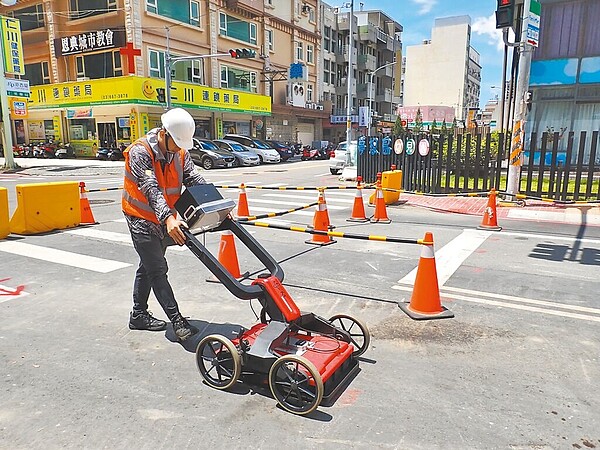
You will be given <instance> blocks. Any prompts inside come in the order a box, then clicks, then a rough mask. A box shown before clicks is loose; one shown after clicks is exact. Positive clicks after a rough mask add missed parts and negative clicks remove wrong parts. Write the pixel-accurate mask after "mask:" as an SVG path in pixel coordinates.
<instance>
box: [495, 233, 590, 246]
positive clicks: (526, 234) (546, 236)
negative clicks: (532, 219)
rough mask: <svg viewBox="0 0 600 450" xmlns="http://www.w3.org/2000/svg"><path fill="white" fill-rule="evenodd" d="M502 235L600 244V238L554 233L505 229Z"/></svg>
mask: <svg viewBox="0 0 600 450" xmlns="http://www.w3.org/2000/svg"><path fill="white" fill-rule="evenodd" d="M501 235H502V236H519V237H527V238H533V239H539V240H542V241H543V240H551V241H567V242H581V243H582V244H600V239H587V238H576V237H571V236H555V235H552V234H533V233H518V232H514V231H503V232H502V233H501Z"/></svg>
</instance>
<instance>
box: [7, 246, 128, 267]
mask: <svg viewBox="0 0 600 450" xmlns="http://www.w3.org/2000/svg"><path fill="white" fill-rule="evenodd" d="M0 251H2V252H6V253H11V254H13V255H19V256H26V257H28V258H34V259H39V260H42V261H47V262H52V263H56V264H62V265H65V266H71V267H78V268H80V269H85V270H91V271H93V272H100V273H108V272H113V271H115V270H119V269H123V268H125V267H129V266H131V264H128V263H124V262H120V261H113V260H110V259H103V258H96V257H95V256H87V255H81V254H79V253H73V252H66V251H64V250H57V249H54V248H48V247H42V246H39V245H32V244H26V243H24V242H12V241H4V242H0Z"/></svg>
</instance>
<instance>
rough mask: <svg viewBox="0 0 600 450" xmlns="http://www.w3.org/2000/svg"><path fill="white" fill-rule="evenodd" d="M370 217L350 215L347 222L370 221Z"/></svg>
mask: <svg viewBox="0 0 600 450" xmlns="http://www.w3.org/2000/svg"><path fill="white" fill-rule="evenodd" d="M368 221H369V219H367V218H366V217H365V218H360V217H350V218H349V219H346V222H361V223H364V222H368Z"/></svg>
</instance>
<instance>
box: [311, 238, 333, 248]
mask: <svg viewBox="0 0 600 450" xmlns="http://www.w3.org/2000/svg"><path fill="white" fill-rule="evenodd" d="M336 242H337V241H336V240H334V239H332V240H330V241H327V242H319V241H313V240H312V239H309V240H307V241H304V243H305V244H313V245H320V246H321V247H323V246H325V245H331V244H335V243H336Z"/></svg>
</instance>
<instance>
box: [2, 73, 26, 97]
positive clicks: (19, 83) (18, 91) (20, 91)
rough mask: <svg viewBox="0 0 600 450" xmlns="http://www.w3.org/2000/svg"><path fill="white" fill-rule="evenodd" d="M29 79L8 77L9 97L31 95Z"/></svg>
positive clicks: (7, 93) (7, 90)
mask: <svg viewBox="0 0 600 450" xmlns="http://www.w3.org/2000/svg"><path fill="white" fill-rule="evenodd" d="M29 94H30V91H29V80H17V79H15V78H7V79H6V95H8V96H9V97H29Z"/></svg>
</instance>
